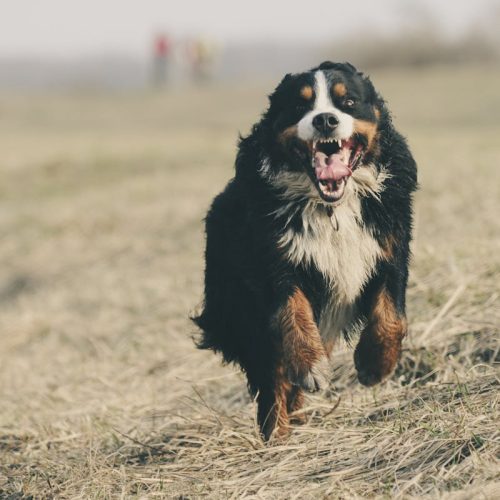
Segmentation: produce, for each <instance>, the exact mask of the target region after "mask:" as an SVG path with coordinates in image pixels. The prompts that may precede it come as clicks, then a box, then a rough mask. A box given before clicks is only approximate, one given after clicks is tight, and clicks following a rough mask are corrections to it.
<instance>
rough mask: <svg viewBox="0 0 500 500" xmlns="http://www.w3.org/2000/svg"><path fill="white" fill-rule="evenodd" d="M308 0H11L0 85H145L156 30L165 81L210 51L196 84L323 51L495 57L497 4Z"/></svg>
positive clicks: (440, 60) (410, 60)
mask: <svg viewBox="0 0 500 500" xmlns="http://www.w3.org/2000/svg"><path fill="white" fill-rule="evenodd" d="M314 7H315V8H314V10H313V9H311V10H307V9H304V8H293V7H290V5H289V4H286V3H284V2H273V3H269V2H265V1H264V0H255V1H254V2H252V4H251V5H246V4H235V3H232V2H229V1H227V0H216V1H214V2H211V3H210V4H208V3H207V4H200V5H198V4H197V3H196V2H191V1H187V2H183V3H182V4H181V5H175V6H174V5H173V3H172V2H168V1H167V2H165V1H160V0H146V1H144V2H140V3H139V2H134V1H127V2H123V1H122V2H120V1H118V0H109V1H107V2H106V3H104V4H103V3H102V2H98V1H97V0H88V1H87V2H85V3H84V2H71V3H68V2H65V1H64V0H46V1H44V2H43V4H32V3H30V2H28V0H19V1H17V2H16V3H10V4H9V6H8V8H6V9H5V12H3V13H2V17H1V18H0V88H3V89H21V90H27V89H38V88H39V89H49V88H55V89H61V88H75V87H76V88H110V89H120V88H121V89H126V88H144V87H148V86H149V85H150V84H151V81H152V72H153V71H154V68H153V60H154V57H155V56H154V54H153V45H154V43H155V37H159V36H164V37H166V39H168V44H169V46H170V53H169V56H168V67H165V68H164V69H165V72H166V76H165V82H164V83H167V84H168V85H176V84H179V83H185V82H186V81H189V80H190V79H192V76H193V68H192V66H193V61H192V60H190V58H192V54H191V53H190V52H192V46H193V45H196V44H201V43H203V44H204V46H205V48H206V47H208V49H207V50H208V51H209V52H210V60H209V61H202V63H204V64H205V66H206V67H204V68H203V71H204V72H205V74H204V79H205V80H206V81H209V80H216V81H223V80H231V81H234V80H239V81H242V80H245V81H249V80H252V79H253V80H256V81H257V80H262V79H266V78H277V77H279V76H280V75H282V74H283V73H285V72H294V71H301V70H304V69H306V68H308V67H311V66H314V65H316V64H318V63H319V62H320V61H322V60H325V59H330V60H337V61H345V60H348V61H350V62H352V63H354V64H356V65H358V66H359V67H360V68H361V69H363V70H371V69H373V68H380V67H396V66H397V67H402V66H425V65H433V64H434V65H436V64H438V65H442V64H470V63H478V62H479V63H481V62H485V61H487V62H492V63H494V64H498V62H499V61H500V49H499V47H500V35H499V34H498V29H497V28H498V25H499V24H500V1H499V0H478V1H477V2H475V3H474V4H472V3H471V2H463V1H458V2H454V3H453V4H452V5H451V6H450V2H449V1H447V0H436V1H434V2H432V1H431V0H420V1H416V0H406V1H396V0H383V1H381V2H377V3H374V2H370V1H368V0H355V1H353V2H350V3H348V4H342V5H340V4H338V5H337V4H332V2H328V1H326V0H320V1H318V2H315V4H314ZM324 12H327V13H331V15H329V16H325V15H323V13H324ZM198 62H199V61H198ZM167 70H168V71H167ZM195 70H200V68H195ZM167 73H168V74H167Z"/></svg>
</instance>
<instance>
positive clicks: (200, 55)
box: [189, 38, 216, 83]
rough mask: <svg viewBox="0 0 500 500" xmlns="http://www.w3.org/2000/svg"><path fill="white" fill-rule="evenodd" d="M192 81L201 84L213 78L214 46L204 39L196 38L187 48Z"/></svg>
mask: <svg viewBox="0 0 500 500" xmlns="http://www.w3.org/2000/svg"><path fill="white" fill-rule="evenodd" d="M189 49H190V50H189V55H190V60H191V68H192V75H193V80H194V81H195V82H197V83H202V82H206V81H208V80H210V79H211V78H212V76H213V72H214V65H215V55H216V49H215V44H214V43H213V42H212V41H210V40H207V39H205V38H197V39H196V40H194V41H192V42H191V44H190V47H189Z"/></svg>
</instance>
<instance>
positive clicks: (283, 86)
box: [268, 73, 294, 108]
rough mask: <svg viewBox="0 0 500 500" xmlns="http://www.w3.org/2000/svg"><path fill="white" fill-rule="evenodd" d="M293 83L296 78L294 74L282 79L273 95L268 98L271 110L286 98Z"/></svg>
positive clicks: (288, 74)
mask: <svg viewBox="0 0 500 500" xmlns="http://www.w3.org/2000/svg"><path fill="white" fill-rule="evenodd" d="M293 81H294V78H293V75H292V73H287V74H286V75H285V76H284V77H283V78H282V80H281V82H280V83H278V86H277V87H276V88H275V89H274V91H273V93H272V94H270V95H269V96H268V97H269V104H270V107H271V108H273V105H276V104H278V103H279V102H280V101H281V99H282V96H285V95H286V94H287V91H288V89H289V88H290V85H291V84H292V82H293Z"/></svg>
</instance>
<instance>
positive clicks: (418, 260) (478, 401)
mask: <svg viewBox="0 0 500 500" xmlns="http://www.w3.org/2000/svg"><path fill="white" fill-rule="evenodd" d="M373 78H374V81H375V83H376V85H377V86H378V88H379V89H380V90H381V91H382V93H383V94H384V95H385V97H386V98H387V99H388V101H389V104H390V107H391V108H392V110H393V112H394V115H395V120H396V124H397V126H398V127H399V129H400V130H401V131H402V132H403V133H404V134H405V135H407V136H408V137H409V141H410V144H411V146H412V149H413V151H414V154H415V156H416V158H417V161H418V163H419V167H420V171H419V177H420V183H421V190H420V192H419V194H418V196H417V199H416V230H415V241H414V244H413V254H414V258H413V264H412V270H411V278H410V284H409V289H408V310H409V311H408V312H409V320H410V335H409V338H408V339H407V340H406V343H405V351H404V355H403V358H402V360H401V363H400V366H399V368H398V370H397V372H396V373H395V375H394V376H393V378H392V379H391V380H389V381H388V382H387V383H386V384H384V385H382V386H379V387H376V388H374V389H366V388H363V387H361V386H360V385H359V384H358V383H357V381H356V379H355V373H354V368H353V362H352V350H350V349H349V347H348V346H339V347H338V349H337V351H336V353H335V355H334V356H333V370H332V379H331V384H330V388H329V390H328V391H326V393H325V394H321V395H317V396H312V397H310V398H309V399H308V403H307V408H306V414H307V417H308V423H307V424H306V425H305V426H302V427H297V428H294V430H293V433H292V435H291V437H290V439H289V440H288V441H286V442H284V443H281V444H271V445H265V444H263V443H262V442H261V440H260V439H259V437H258V434H257V430H256V425H255V420H254V404H253V402H252V401H251V399H250V398H249V396H248V394H247V391H246V387H245V383H244V378H243V377H242V375H241V374H240V373H239V372H238V371H237V370H235V369H234V368H232V367H224V366H221V364H220V361H219V358H217V357H216V356H214V355H212V354H211V353H209V352H205V351H197V350H196V349H195V348H194V346H193V343H192V340H191V335H192V334H193V333H194V330H193V327H192V325H191V324H190V323H189V321H188V319H187V317H188V314H189V312H190V311H192V309H193V308H194V307H195V306H196V305H197V304H198V303H199V301H200V299H201V290H202V270H203V261H202V252H203V244H204V242H203V231H202V219H203V216H204V213H205V211H206V209H207V207H208V205H209V203H210V200H211V198H212V197H213V196H214V195H215V194H216V193H217V192H218V191H219V190H220V189H221V188H222V186H223V185H224V183H225V182H226V180H227V179H228V178H229V177H230V176H231V175H232V168H233V167H232V163H233V158H234V154H235V147H236V138H237V133H238V131H241V132H243V133H245V132H246V131H248V129H249V126H250V125H251V124H252V123H253V122H254V121H255V120H256V119H257V117H258V115H259V114H260V112H261V111H262V109H263V108H264V106H265V104H266V98H265V96H266V93H267V92H269V91H270V90H271V88H272V86H273V85H274V83H275V82H274V83H271V84H269V85H264V84H260V85H256V86H251V85H249V84H247V85H245V86H237V87H234V86H231V85H229V84H228V85H227V86H224V87H206V88H199V89H195V88H176V89H173V90H172V91H171V92H165V93H159V94H151V93H123V94H107V95H106V94H104V93H102V92H95V93H92V92H73V93H67V94H55V93H54V94H44V95H40V94H29V95H19V94H15V93H11V94H5V93H4V94H1V95H0V172H1V182H0V235H1V245H0V260H1V262H2V266H1V268H0V363H1V364H0V398H1V399H0V498H2V499H4V498H9V499H11V500H14V499H15V500H20V499H22V498H37V499H38V498H90V499H95V498H99V499H101V498H102V499H104V498H135V497H139V498H156V497H159V498H179V499H181V498H182V499H188V498H190V499H193V498H198V497H205V496H208V497H211V498H273V499H275V498H278V499H279V498H287V499H288V498H299V499H303V498H311V499H313V498H314V499H317V498H366V497H369V498H373V497H377V498H392V497H396V498H417V497H418V498H422V497H424V498H450V499H454V500H456V499H469V498H474V499H476V498H479V499H486V498H491V499H497V498H500V425H499V422H500V405H499V396H498V394H499V388H500V377H499V375H500V373H499V361H500V354H499V351H500V341H499V333H500V285H499V283H500V181H499V168H500V166H499V165H500V143H499V137H500V122H499V120H498V117H499V116H500V93H499V92H498V89H499V88H500V71H499V70H493V69H482V68H469V69H467V68H462V69H457V68H455V69H451V68H435V69H432V70H423V69H420V70H412V71H405V72H397V71H393V72H381V73H379V74H374V75H373Z"/></svg>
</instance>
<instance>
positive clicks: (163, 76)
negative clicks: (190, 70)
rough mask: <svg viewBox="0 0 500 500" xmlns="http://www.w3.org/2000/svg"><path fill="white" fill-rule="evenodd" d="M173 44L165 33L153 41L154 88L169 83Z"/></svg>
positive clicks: (159, 34) (158, 35)
mask: <svg viewBox="0 0 500 500" xmlns="http://www.w3.org/2000/svg"><path fill="white" fill-rule="evenodd" d="M171 53H172V42H171V40H170V39H169V37H168V36H167V35H166V34H165V33H158V34H157V35H156V36H155V37H154V40H153V86H155V87H163V86H165V85H166V84H167V83H168V78H169V70H170V68H169V66H170V64H171Z"/></svg>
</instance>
